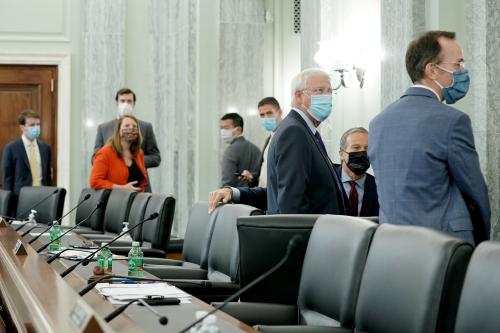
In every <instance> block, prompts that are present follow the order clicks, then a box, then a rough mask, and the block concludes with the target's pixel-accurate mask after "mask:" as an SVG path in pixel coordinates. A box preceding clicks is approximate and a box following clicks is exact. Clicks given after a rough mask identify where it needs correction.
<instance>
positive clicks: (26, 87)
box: [0, 65, 57, 186]
mask: <svg viewBox="0 0 500 333" xmlns="http://www.w3.org/2000/svg"><path fill="white" fill-rule="evenodd" d="M26 109H31V110H34V111H36V112H38V113H39V114H40V117H41V119H40V122H41V125H40V129H41V134H40V139H41V140H42V141H44V142H45V143H47V144H49V145H50V146H51V147H52V185H54V186H56V185H57V184H56V181H57V66H50V65H0V156H2V154H3V147H4V146H5V145H6V144H7V143H9V142H10V141H13V140H15V139H16V138H18V137H19V136H20V135H21V130H20V128H19V124H18V122H17V117H18V116H19V114H20V113H21V112H23V111H24V110H26ZM1 182H3V175H2V172H1V168H0V183H1ZM2 186H3V184H2Z"/></svg>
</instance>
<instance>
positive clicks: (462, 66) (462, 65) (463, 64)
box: [440, 61, 465, 72]
mask: <svg viewBox="0 0 500 333" xmlns="http://www.w3.org/2000/svg"><path fill="white" fill-rule="evenodd" d="M440 64H450V65H455V66H458V67H459V68H460V71H461V72H462V71H464V70H465V62H464V61H460V62H441V63H440Z"/></svg>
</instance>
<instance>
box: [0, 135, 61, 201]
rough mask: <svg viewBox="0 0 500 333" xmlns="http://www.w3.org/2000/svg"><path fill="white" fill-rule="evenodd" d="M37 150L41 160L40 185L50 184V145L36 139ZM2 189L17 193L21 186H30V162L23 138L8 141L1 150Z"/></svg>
mask: <svg viewBox="0 0 500 333" xmlns="http://www.w3.org/2000/svg"><path fill="white" fill-rule="evenodd" d="M37 144H38V150H39V151H40V159H41V162H42V170H41V172H42V185H43V186H50V185H52V177H51V164H50V163H51V162H50V159H51V151H50V146H49V145H48V144H46V143H44V142H42V141H41V140H39V139H37ZM2 172H3V189H4V190H8V191H13V192H14V193H15V194H16V195H18V194H19V191H20V190H21V187H23V186H31V185H32V184H33V179H32V177H31V169H30V163H29V161H28V155H27V154H26V149H25V148H24V144H23V140H22V139H21V138H18V139H16V140H14V141H12V142H10V143H8V144H7V145H6V146H5V147H4V150H3V156H2Z"/></svg>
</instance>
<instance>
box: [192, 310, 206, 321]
mask: <svg viewBox="0 0 500 333" xmlns="http://www.w3.org/2000/svg"><path fill="white" fill-rule="evenodd" d="M207 313H208V311H204V310H198V311H196V312H195V314H194V316H195V317H196V320H198V319H201V317H203V316H205V315H206V314H207Z"/></svg>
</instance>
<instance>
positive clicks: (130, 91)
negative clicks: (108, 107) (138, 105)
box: [115, 88, 136, 103]
mask: <svg viewBox="0 0 500 333" xmlns="http://www.w3.org/2000/svg"><path fill="white" fill-rule="evenodd" d="M125 94H132V96H134V103H135V101H136V97H135V92H133V91H132V89H129V88H121V89H120V90H118V91H117V92H116V96H115V101H117V102H118V96H120V95H125Z"/></svg>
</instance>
